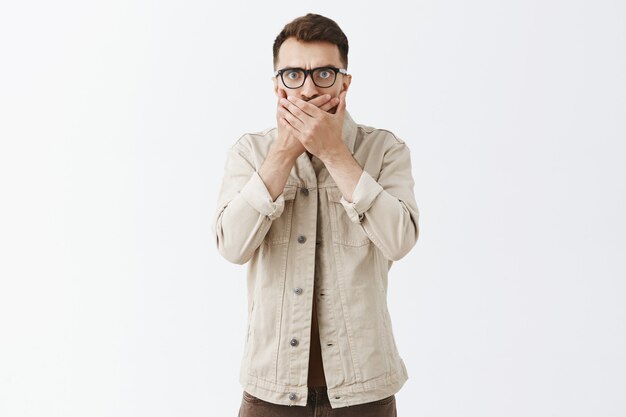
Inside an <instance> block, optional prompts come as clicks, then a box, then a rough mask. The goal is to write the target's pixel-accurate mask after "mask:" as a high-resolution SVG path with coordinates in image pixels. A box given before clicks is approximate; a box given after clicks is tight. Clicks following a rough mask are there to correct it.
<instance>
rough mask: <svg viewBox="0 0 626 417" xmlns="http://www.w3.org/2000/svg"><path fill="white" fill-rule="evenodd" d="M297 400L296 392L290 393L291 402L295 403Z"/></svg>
mask: <svg viewBox="0 0 626 417" xmlns="http://www.w3.org/2000/svg"><path fill="white" fill-rule="evenodd" d="M296 398H298V396H297V395H296V393H295V392H290V393H289V399H290V400H291V401H295V400H296Z"/></svg>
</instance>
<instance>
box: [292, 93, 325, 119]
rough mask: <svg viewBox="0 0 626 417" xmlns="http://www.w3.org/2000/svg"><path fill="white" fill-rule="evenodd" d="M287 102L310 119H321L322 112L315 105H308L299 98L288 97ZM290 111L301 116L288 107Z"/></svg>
mask: <svg viewBox="0 0 626 417" xmlns="http://www.w3.org/2000/svg"><path fill="white" fill-rule="evenodd" d="M287 100H288V101H289V102H290V103H291V104H292V105H293V106H295V107H297V108H298V109H299V110H300V111H302V112H303V113H304V114H306V115H307V116H310V117H319V116H320V115H321V112H322V111H321V110H320V109H318V108H317V107H315V106H314V105H312V104H310V103H307V102H306V101H304V100H300V99H299V98H297V97H287ZM288 108H289V110H290V111H291V112H292V113H294V114H295V115H296V116H300V115H299V114H297V113H296V112H294V111H293V110H292V109H291V107H288Z"/></svg>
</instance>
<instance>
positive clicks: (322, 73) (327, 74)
mask: <svg viewBox="0 0 626 417" xmlns="http://www.w3.org/2000/svg"><path fill="white" fill-rule="evenodd" d="M319 76H320V77H321V78H329V77H331V76H332V75H331V71H329V70H322V71H320V73H319Z"/></svg>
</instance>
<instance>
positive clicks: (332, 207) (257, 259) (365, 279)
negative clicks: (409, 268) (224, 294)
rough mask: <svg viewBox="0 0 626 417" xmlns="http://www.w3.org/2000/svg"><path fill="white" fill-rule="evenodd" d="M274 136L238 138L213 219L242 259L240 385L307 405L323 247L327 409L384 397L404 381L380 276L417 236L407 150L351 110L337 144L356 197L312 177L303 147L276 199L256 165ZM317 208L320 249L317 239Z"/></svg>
mask: <svg viewBox="0 0 626 417" xmlns="http://www.w3.org/2000/svg"><path fill="white" fill-rule="evenodd" d="M277 133H278V131H277V129H276V128H270V129H266V130H264V131H262V132H257V133H248V134H244V135H243V136H242V137H241V138H239V140H238V141H237V142H236V143H235V144H234V145H233V146H232V147H231V148H230V150H229V153H228V157H227V161H226V165H225V173H224V178H223V182H222V184H221V189H220V192H219V196H218V203H217V210H216V213H215V215H214V219H213V223H212V232H213V234H214V238H215V242H216V245H217V249H218V250H219V253H220V254H221V255H222V256H223V257H224V258H225V259H227V260H228V261H230V262H233V263H236V264H244V263H248V268H247V291H248V294H247V296H248V332H247V336H246V342H245V349H244V356H243V359H242V362H241V372H240V382H241V385H242V386H243V388H244V390H245V391H247V392H248V393H250V394H252V395H254V396H256V397H258V398H260V399H262V400H265V401H268V402H272V403H275V404H284V405H298V406H304V405H306V402H307V393H308V390H307V373H308V359H309V348H310V334H311V312H312V310H311V309H312V297H313V296H314V294H313V292H314V285H313V284H314V283H313V280H314V275H315V255H316V250H322V251H324V252H323V254H324V255H325V256H324V257H323V259H325V261H324V262H325V264H324V265H323V269H324V270H325V277H326V278H325V279H324V281H323V282H322V283H321V285H320V287H319V290H318V291H319V292H318V294H316V295H315V296H318V298H316V300H319V301H318V302H317V305H318V317H319V320H318V324H319V333H320V340H321V348H322V357H323V363H324V372H325V376H326V383H327V389H328V396H329V399H330V403H331V406H332V407H333V408H338V407H345V406H350V405H355V404H361V403H366V402H371V401H376V400H379V399H382V398H386V397H388V396H391V395H392V394H395V393H396V392H398V391H399V390H400V388H401V387H402V385H404V383H405V382H406V380H407V378H408V375H407V371H406V367H405V365H404V362H403V360H402V358H401V357H400V355H399V353H398V350H397V347H396V342H395V339H394V335H393V330H392V324H391V318H390V315H389V311H388V309H387V273H388V271H389V269H390V268H391V265H392V263H393V261H397V260H399V259H400V258H402V257H404V256H405V255H406V254H407V253H408V252H409V251H410V250H411V248H412V247H413V246H414V245H415V243H416V241H417V238H418V234H419V228H418V217H419V212H418V208H417V205H416V203H415V196H414V193H413V186H414V180H413V177H412V174H411V158H410V153H409V148H408V146H407V145H406V143H405V142H404V141H402V140H401V139H399V138H398V137H396V136H395V135H394V134H393V133H391V132H389V131H387V130H383V129H376V128H373V127H369V126H364V125H361V124H356V123H355V122H354V120H353V119H352V117H351V116H350V114H349V113H348V112H346V115H345V121H344V127H343V140H344V142H345V144H346V145H347V146H348V148H349V149H350V151H351V152H352V154H353V156H354V158H355V159H356V161H357V162H358V163H359V165H361V167H363V169H364V171H363V173H362V175H361V177H360V179H359V181H358V184H357V186H356V188H355V190H354V193H353V196H352V200H353V201H352V202H348V201H347V200H345V199H344V197H343V196H342V194H341V191H340V190H339V188H338V187H337V184H336V183H335V182H334V180H333V178H332V177H331V176H330V175H329V174H328V171H327V170H326V169H325V168H323V170H322V171H321V172H320V175H319V176H318V175H316V174H315V171H314V169H313V166H312V163H311V159H309V156H308V155H307V154H306V152H304V153H303V154H302V155H300V157H299V158H298V159H297V161H296V164H295V165H294V167H293V168H292V170H291V173H290V176H289V178H288V180H287V183H286V186H285V189H284V191H283V193H282V194H281V195H279V196H278V197H277V198H276V200H275V201H272V199H271V197H270V194H269V192H268V190H267V188H266V186H265V184H264V183H263V181H262V180H261V177H260V176H259V174H258V169H259V168H260V166H261V164H262V163H263V161H264V159H265V157H266V155H267V153H268V151H269V148H270V145H271V144H272V142H273V141H274V140H275V138H276V135H277ZM318 201H319V204H320V207H318ZM318 210H319V212H320V213H322V215H323V218H321V219H320V220H321V221H323V222H324V223H325V226H324V227H325V229H326V230H328V236H325V237H324V240H325V242H320V240H319V238H320V236H316V234H317V230H318V228H317V227H316V226H317V221H318V219H317V216H318ZM320 243H323V244H322V245H320ZM318 255H319V254H318Z"/></svg>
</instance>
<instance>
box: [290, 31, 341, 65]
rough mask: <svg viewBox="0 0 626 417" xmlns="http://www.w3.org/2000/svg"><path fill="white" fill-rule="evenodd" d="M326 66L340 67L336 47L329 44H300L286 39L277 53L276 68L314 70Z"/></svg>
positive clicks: (339, 58)
mask: <svg viewBox="0 0 626 417" xmlns="http://www.w3.org/2000/svg"><path fill="white" fill-rule="evenodd" d="M326 65H333V66H337V67H340V66H341V57H340V55H339V48H338V47H337V45H335V44H332V43H330V42H322V41H314V42H302V41H299V40H297V39H296V38H294V37H291V38H287V39H286V40H285V42H283V44H282V45H281V46H280V50H279V51H278V67H279V68H280V67H300V68H305V69H306V68H315V67H322V66H326Z"/></svg>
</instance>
